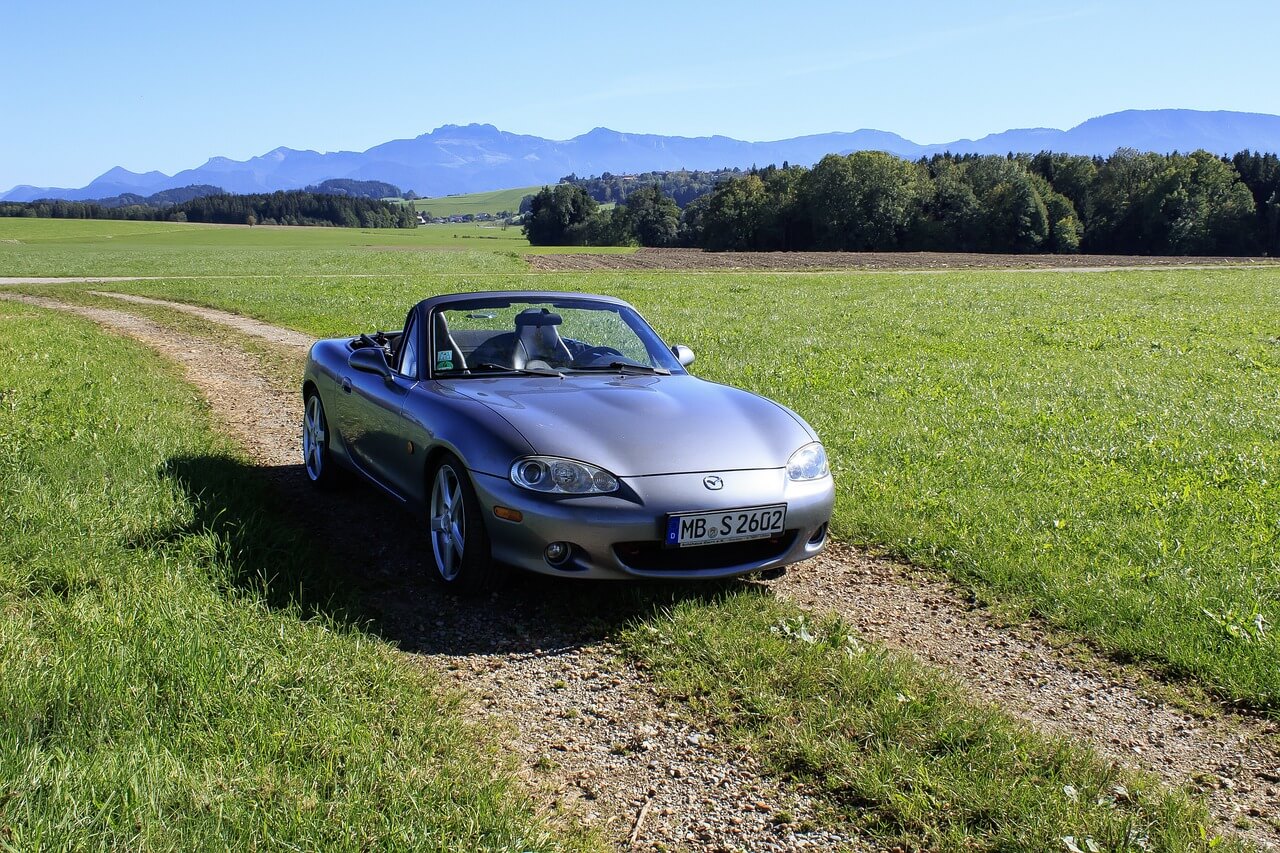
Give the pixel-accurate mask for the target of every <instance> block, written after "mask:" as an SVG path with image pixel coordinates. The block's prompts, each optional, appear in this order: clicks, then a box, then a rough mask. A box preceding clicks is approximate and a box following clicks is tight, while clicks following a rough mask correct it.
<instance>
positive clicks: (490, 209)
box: [413, 184, 542, 216]
mask: <svg viewBox="0 0 1280 853" xmlns="http://www.w3.org/2000/svg"><path fill="white" fill-rule="evenodd" d="M540 189H542V185H541V184H539V185H538V186H536V187H516V188H515V189H509V190H492V191H490V192H483V193H466V194H463V195H447V196H440V197H439V198H419V199H414V202H413V207H414V209H415V210H417V211H418V212H419V213H425V214H427V215H428V216H465V215H466V214H468V213H470V214H477V213H492V214H498V213H501V212H502V211H504V210H505V211H508V212H510V213H517V212H519V210H520V200H521V199H523V198H524V197H525V196H527V195H533V194H534V193H536V192H537V191H538V190H540Z"/></svg>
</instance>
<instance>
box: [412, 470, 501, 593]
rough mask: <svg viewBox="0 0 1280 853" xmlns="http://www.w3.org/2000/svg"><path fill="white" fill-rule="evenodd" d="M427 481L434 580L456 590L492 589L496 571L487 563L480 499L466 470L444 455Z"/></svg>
mask: <svg viewBox="0 0 1280 853" xmlns="http://www.w3.org/2000/svg"><path fill="white" fill-rule="evenodd" d="M430 477H431V479H430V484H431V491H430V497H429V498H428V500H427V522H428V525H429V528H428V530H429V535H430V537H431V556H432V559H433V562H434V564H435V578H436V579H437V580H439V581H440V582H441V583H444V584H445V585H447V586H450V587H454V588H456V589H460V590H479V589H485V588H488V587H490V586H492V585H493V583H494V581H495V580H496V578H497V570H496V568H495V567H494V565H493V562H492V560H491V559H490V554H489V534H488V532H487V531H486V530H485V526H484V515H483V514H482V513H481V511H480V499H479V498H478V497H477V496H476V491H475V489H474V488H473V487H472V485H471V478H470V477H469V476H468V475H467V470H466V468H464V467H463V465H462V463H461V462H460V461H459V460H458V457H456V456H454V455H452V454H445V455H444V456H443V457H441V459H440V461H439V462H438V463H436V466H435V468H434V469H433V470H432V472H431V475H430Z"/></svg>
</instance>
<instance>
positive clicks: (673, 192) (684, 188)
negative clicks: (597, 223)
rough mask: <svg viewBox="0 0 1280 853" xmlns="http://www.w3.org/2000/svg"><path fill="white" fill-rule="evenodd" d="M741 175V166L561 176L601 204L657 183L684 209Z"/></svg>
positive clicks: (663, 191) (665, 193)
mask: <svg viewBox="0 0 1280 853" xmlns="http://www.w3.org/2000/svg"><path fill="white" fill-rule="evenodd" d="M741 174H742V170H741V169H715V170H713V171H699V170H693V171H690V170H687V169H681V170H679V171H677V172H641V173H640V174H638V175H614V174H611V173H609V172H605V173H603V174H602V175H600V177H598V178H596V177H591V178H580V177H578V176H577V175H574V174H569V175H565V176H564V177H563V178H561V179H560V183H562V184H577V185H578V186H580V187H582V188H583V189H584V190H586V191H587V195H589V196H591V197H592V198H593V199H595V200H596V201H598V202H600V203H601V204H609V203H615V204H616V203H619V202H623V201H626V200H627V197H628V196H630V195H631V194H632V193H633V192H635V191H636V190H638V189H641V188H642V187H650V186H654V185H656V186H657V187H658V189H660V190H662V193H663V195H666V196H669V197H670V198H671V199H672V200H674V201H675V203H676V204H677V205H679V206H680V207H682V208H683V207H684V206H685V205H687V204H689V203H690V202H692V201H693V200H694V199H696V198H698V197H699V196H704V195H706V194H707V193H709V192H711V191H712V190H714V189H715V188H716V185H717V184H719V183H720V182H721V181H724V180H726V179H728V178H732V177H736V176H739V175H741Z"/></svg>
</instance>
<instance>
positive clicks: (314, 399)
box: [302, 391, 342, 489]
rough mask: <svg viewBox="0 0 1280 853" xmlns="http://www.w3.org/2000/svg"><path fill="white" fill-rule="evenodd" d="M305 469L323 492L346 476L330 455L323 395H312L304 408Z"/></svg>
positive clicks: (306, 400) (309, 477) (311, 393)
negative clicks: (321, 397) (323, 489)
mask: <svg viewBox="0 0 1280 853" xmlns="http://www.w3.org/2000/svg"><path fill="white" fill-rule="evenodd" d="M302 468H303V470H304V471H305V472H306V474H307V479H308V480H310V481H311V483H312V484H313V485H315V486H318V487H320V488H325V489H328V488H332V487H333V486H335V485H337V483H338V482H339V480H340V479H341V475H342V472H341V471H340V470H338V465H337V463H336V462H334V461H333V454H332V453H330V452H329V421H328V419H327V418H326V416H325V412H324V403H323V402H322V401H321V400H320V395H319V393H317V392H315V391H311V392H310V393H308V394H307V395H306V397H305V398H304V399H303V405H302Z"/></svg>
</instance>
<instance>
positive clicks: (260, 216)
mask: <svg viewBox="0 0 1280 853" xmlns="http://www.w3.org/2000/svg"><path fill="white" fill-rule="evenodd" d="M0 216H28V217H40V218H52V219H132V220H143V221H167V222H214V223H221V224H226V225H331V226H339V227H344V228H416V227H417V225H418V218H417V215H416V214H415V213H414V212H413V210H412V209H411V208H409V207H406V206H403V205H399V204H390V203H388V202H385V201H381V200H379V199H371V198H360V197H357V196H352V195H333V194H330V193H315V192H306V191H302V190H290V191H287V192H286V191H280V192H274V193H258V194H251V195H235V194H231V193H221V194H218V195H206V196H200V197H198V198H191V199H187V200H186V201H182V202H180V203H177V204H169V205H166V206H153V205H149V204H126V205H121V206H108V205H106V204H102V203H100V202H92V201H61V200H46V201H32V202H0Z"/></svg>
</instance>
